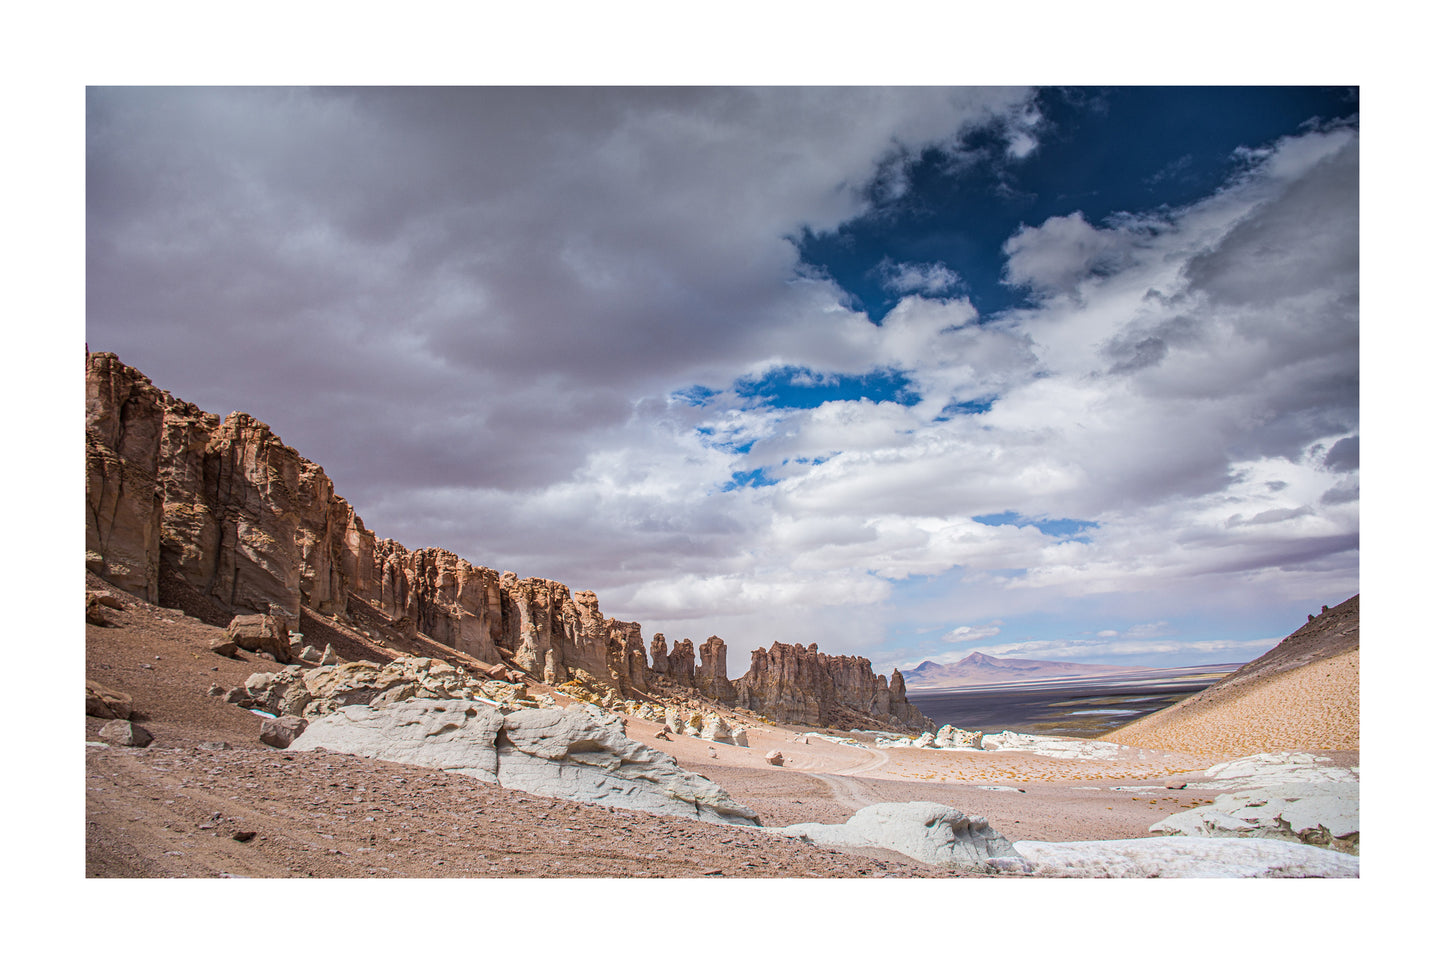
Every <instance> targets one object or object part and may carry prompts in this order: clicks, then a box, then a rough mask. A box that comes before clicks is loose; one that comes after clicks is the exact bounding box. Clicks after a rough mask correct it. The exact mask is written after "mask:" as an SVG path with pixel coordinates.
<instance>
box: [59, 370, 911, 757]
mask: <svg viewBox="0 0 1445 964" xmlns="http://www.w3.org/2000/svg"><path fill="white" fill-rule="evenodd" d="M85 436H86V493H85V494H86V567H87V568H88V569H89V570H90V571H92V572H94V573H95V574H96V575H98V576H100V577H101V578H102V579H105V580H107V581H108V582H110V583H111V584H113V585H115V586H118V587H119V588H121V589H124V590H126V591H128V592H133V593H135V594H136V595H138V596H141V597H143V598H144V599H146V600H147V601H148V602H151V603H157V602H161V603H163V604H165V605H168V606H173V607H177V608H182V609H185V610H186V611H187V612H188V613H189V614H191V615H194V616H196V617H198V618H202V619H207V620H208V621H211V622H215V623H217V624H218V625H222V626H224V625H226V624H227V622H229V620H230V618H231V617H232V616H237V615H251V614H259V615H267V616H271V617H273V618H275V619H277V620H279V621H280V622H281V624H282V626H281V629H280V631H281V633H282V635H283V636H284V634H285V630H286V629H295V628H296V627H297V625H298V623H299V619H300V616H301V612H302V608H303V607H305V608H307V609H310V610H312V611H314V612H315V613H319V614H321V615H336V616H341V615H344V614H345V613H346V612H347V609H348V606H349V605H352V604H353V602H354V601H360V602H362V603H365V604H366V605H368V606H370V607H372V608H374V609H375V610H376V611H378V612H380V613H381V614H382V615H383V616H384V617H385V618H386V619H388V620H390V622H391V625H392V627H393V628H394V629H396V630H398V631H399V632H401V633H403V634H410V633H417V634H422V635H425V636H427V637H429V638H430V639H433V640H435V641H437V642H439V643H442V644H444V645H446V646H450V647H452V648H453V649H456V650H459V651H461V652H463V653H466V654H469V655H471V656H474V657H476V658H477V659H479V660H481V661H483V662H485V663H499V662H503V661H506V662H510V663H511V664H512V665H514V666H516V667H517V668H519V669H521V670H522V671H524V672H526V673H527V674H529V675H531V676H533V677H535V678H536V679H539V680H541V681H543V682H545V683H549V684H560V683H563V682H566V681H568V680H578V681H580V682H582V683H584V684H586V685H588V686H591V687H600V688H602V689H606V690H612V691H615V692H617V693H619V694H621V695H622V696H623V697H631V696H634V695H640V694H645V693H648V692H650V690H649V686H650V685H651V684H652V683H657V684H661V685H664V686H665V687H666V688H669V689H672V690H681V691H682V692H683V693H685V694H691V695H694V696H702V697H706V698H708V699H712V700H715V701H717V702H720V703H723V704H727V705H743V706H745V707H748V708H751V709H755V710H757V711H759V712H763V713H765V714H767V715H768V716H770V717H772V718H774V719H776V720H779V721H781V722H798V723H807V724H810V725H824V724H832V723H836V724H839V725H844V724H854V723H858V724H863V725H874V726H876V725H886V726H894V727H903V728H909V729H915V728H924V725H925V724H926V723H927V721H926V720H925V719H924V717H923V716H922V714H921V713H919V712H918V710H917V709H916V708H915V707H913V706H912V705H911V704H909V703H908V701H907V698H906V697H905V695H904V688H903V679H902V677H901V676H900V675H899V674H898V673H897V672H896V671H895V673H894V675H893V679H892V681H891V683H890V682H889V681H888V680H885V679H884V678H883V677H881V676H880V677H876V678H875V677H874V676H873V675H872V668H871V666H870V664H869V662H868V660H866V659H862V658H861V657H853V656H820V655H819V654H818V652H817V646H816V645H815V646H813V647H811V649H808V650H804V649H803V648H802V647H800V646H794V647H780V644H776V643H775V644H774V646H773V650H772V651H771V653H770V654H764V653H763V651H762V650H759V651H758V652H757V653H754V654H753V668H752V669H751V670H749V673H748V675H747V676H745V677H744V678H743V679H741V680H738V681H737V683H736V684H734V683H733V682H731V681H729V680H728V678H727V646H726V645H725V644H724V642H723V641H722V640H721V639H719V638H718V637H716V636H713V637H710V638H709V639H708V641H707V642H706V643H703V644H702V646H701V647H700V650H699V652H698V653H697V655H700V656H701V666H700V667H699V666H698V664H697V662H696V660H695V653H694V647H693V643H692V641H691V640H687V639H684V640H683V641H682V642H680V643H676V642H675V643H673V646H672V649H671V652H669V651H668V647H667V640H666V638H665V637H663V636H662V635H661V634H658V635H656V636H654V637H653V639H652V645H651V657H652V660H651V663H652V665H651V667H650V668H649V666H648V649H647V648H646V647H645V646H644V643H643V638H642V628H641V627H640V626H639V625H638V624H637V623H634V622H623V621H621V620H617V619H612V618H609V617H607V616H604V615H603V614H602V612H601V610H600V609H599V607H598V602H597V596H596V594H595V593H592V592H590V591H582V592H578V593H575V594H574V593H573V592H572V591H571V590H570V589H568V588H567V587H566V586H564V585H562V584H561V583H558V582H553V581H551V580H549V579H540V578H521V577H518V576H517V575H516V574H515V573H511V572H501V573H499V572H497V571H496V570H494V569H487V568H483V567H480V566H474V565H472V564H471V563H469V562H468V561H467V560H465V559H462V558H461V557H459V556H457V555H456V554H455V553H453V552H448V551H447V550H445V549H438V548H426V549H415V550H413V549H408V548H407V547H406V546H404V545H402V544H401V543H399V542H395V541H393V540H390V539H380V540H379V539H377V538H376V536H375V534H374V533H373V532H372V531H371V530H370V529H367V528H366V526H365V524H364V523H363V522H362V520H361V517H360V516H358V515H357V514H356V510H355V509H353V508H352V506H351V505H350V504H349V503H348V502H347V501H346V500H345V499H343V498H341V497H340V496H338V495H337V494H336V493H335V491H334V490H333V487H332V483H331V480H330V479H329V478H328V477H327V476H326V473H325V471H323V470H322V468H321V467H320V466H319V465H316V464H315V463H313V462H311V461H308V460H307V459H305V458H303V457H302V456H301V455H300V454H299V453H297V451H296V450H295V449H293V448H290V447H289V446H287V445H285V444H283V443H282V442H281V440H280V439H279V438H278V437H277V436H276V435H275V434H274V433H273V432H272V431H271V429H270V428H269V427H268V426H267V425H266V424H265V423H263V422H261V421H259V420H257V419H255V418H252V417H251V416H249V415H246V414H244V413H240V412H233V413H231V414H230V415H228V416H226V417H225V418H224V419H222V418H220V417H219V416H216V415H212V414H209V413H207V412H203V411H201V410H200V409H199V408H197V407H196V406H195V405H192V404H190V403H188V402H184V401H181V400H179V399H177V398H175V397H173V396H172V395H170V394H169V393H167V392H164V391H162V390H161V389H159V388H157V387H155V386H154V385H152V384H151V381H150V379H149V378H147V377H146V376H145V375H143V374H141V373H140V372H139V371H137V370H136V369H134V368H131V367H129V366H127V365H124V364H122V363H121V361H120V360H119V359H118V358H117V357H116V356H115V355H113V354H110V353H108V352H96V353H92V354H90V355H88V356H87V359H86V430H85ZM168 594H169V596H168ZM162 597H167V598H165V599H163V598H162ZM760 654H762V656H761V657H760ZM760 658H761V662H760ZM927 728H928V729H932V726H931V724H929V725H928V726H927Z"/></svg>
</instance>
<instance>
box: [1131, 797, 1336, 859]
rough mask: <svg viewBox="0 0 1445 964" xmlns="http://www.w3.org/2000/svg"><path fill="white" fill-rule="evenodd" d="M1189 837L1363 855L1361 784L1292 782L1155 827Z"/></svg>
mask: <svg viewBox="0 0 1445 964" xmlns="http://www.w3.org/2000/svg"><path fill="white" fill-rule="evenodd" d="M1149 829H1150V830H1153V831H1156V832H1159V833H1168V834H1180V835H1183V836H1186V837H1264V838H1275V839H1280V840H1288V841H1292V842H1296V843H1306V844H1313V845H1315V846H1320V847H1328V848H1332V849H1336V850H1341V851H1344V852H1346V853H1358V852H1359V839H1360V788H1359V784H1356V783H1287V784H1276V785H1272V786H1264V787H1253V788H1250V789H1246V790H1239V791H1237V792H1235V793H1226V794H1221V795H1220V796H1219V797H1216V798H1215V800H1214V802H1213V803H1210V804H1207V805H1205V806H1202V807H1195V808H1194V809H1192V810H1185V811H1184V812H1182V813H1176V814H1173V815H1171V816H1169V817H1166V818H1165V819H1163V820H1161V821H1159V822H1158V823H1156V824H1154V825H1153V826H1152V827H1150V828H1149Z"/></svg>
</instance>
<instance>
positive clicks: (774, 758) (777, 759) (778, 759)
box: [763, 750, 783, 767]
mask: <svg viewBox="0 0 1445 964" xmlns="http://www.w3.org/2000/svg"><path fill="white" fill-rule="evenodd" d="M763 759H764V760H767V761H768V763H769V764H770V765H772V766H775V767H780V766H782V765H783V751H782V750H774V751H773V752H772V753H769V754H768V755H767V756H765V757H763Z"/></svg>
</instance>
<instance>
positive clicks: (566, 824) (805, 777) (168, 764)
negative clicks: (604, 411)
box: [85, 577, 1353, 878]
mask: <svg viewBox="0 0 1445 964" xmlns="http://www.w3.org/2000/svg"><path fill="white" fill-rule="evenodd" d="M92 580H93V577H92ZM90 588H92V589H95V588H108V587H104V584H99V582H98V580H93V581H92V582H91V584H90ZM115 595H117V596H119V597H120V598H121V600H122V602H123V604H124V606H125V608H124V609H123V610H122V611H119V612H114V613H112V614H111V623H112V624H111V625H109V626H87V642H86V673H87V677H88V678H90V679H93V680H95V681H97V682H99V683H101V684H103V685H105V686H108V687H112V688H114V689H119V690H122V691H124V692H127V693H129V694H131V695H132V696H133V697H134V698H135V703H136V706H137V708H138V710H139V718H138V722H140V724H141V725H143V726H144V727H146V728H147V729H148V730H150V731H151V733H152V734H154V736H155V737H156V740H155V742H154V743H153V744H152V745H151V746H150V747H147V748H145V749H134V748H119V747H96V746H91V745H87V747H86V749H85V793H86V848H85V853H86V858H85V873H86V875H87V876H94V877H207V876H209V877H215V876H227V875H230V876H251V877H287V876H290V877H305V876H315V877H646V876H662V877H703V876H723V877H752V876H757V877H837V878H841V877H854V878H856V877H884V876H915V877H939V876H958V875H957V874H955V873H954V872H951V871H943V870H940V869H938V868H933V867H928V866H925V865H923V864H920V863H918V862H916V861H913V860H910V859H908V858H905V857H902V856H900V855H898V854H895V853H891V852H888V851H872V852H867V851H861V852H853V853H837V852H832V851H828V850H823V849H820V848H818V847H816V846H814V845H812V844H808V843H804V842H801V841H797V840H790V839H784V838H777V837H773V836H771V835H768V834H765V833H762V832H759V831H756V830H751V829H747V828H736V827H720V826H716V825H710V824H704V823H699V822H697V821H692V820H687V819H682V818H669V817H658V816H649V815H646V814H641V813H637V812H633V811H626V810H616V809H613V808H608V807H597V806H590V805H584V804H576V803H570V802H566V801H558V800H550V799H545V798H539V797H532V796H529V795H527V794H524V793H520V792H517V791H511V790H505V789H502V788H499V787H495V786H489V785H486V784H481V783H478V782H476V781H473V780H470V779H468V778H466V777H461V776H454V775H448V774H444V773H439V772H436V771H431V770H426V769H422V768H417V767H410V766H404V765H401V764H392V763H383V762H377V761H370V760H364V759H359V758H356V757H351V756H346V755H343V754H333V753H324V752H323V753H290V752H287V751H284V750H276V749H272V748H270V747H267V746H265V745H264V744H261V743H260V742H259V740H258V736H259V732H260V724H261V720H260V719H259V718H258V717H256V716H255V715H254V714H251V713H249V712H248V711H246V710H242V709H239V708H237V707H235V706H232V705H230V704H227V703H225V702H224V701H223V700H221V699H218V698H215V697H210V696H207V695H206V691H207V689H208V688H209V687H210V686H211V685H212V684H213V683H219V684H220V685H221V686H223V687H230V686H234V685H237V684H239V683H241V682H242V681H244V680H245V679H246V677H248V676H249V675H251V673H253V672H256V671H258V670H266V669H274V668H275V665H276V664H274V663H271V662H269V661H266V660H262V659H259V658H258V657H256V656H254V655H253V654H246V653H242V654H241V656H240V657H239V658H237V659H224V658H221V657H217V656H215V655H214V654H212V653H210V651H209V650H208V648H207V647H208V645H209V643H210V641H212V640H214V639H215V638H217V637H218V636H220V635H221V630H220V629H219V628H217V627H215V626H211V625H208V624H206V623H204V622H201V621H199V620H195V619H191V618H189V617H187V616H185V615H183V614H182V613H180V612H179V611H178V610H168V609H163V608H160V607H155V606H150V605H148V604H146V603H144V602H143V601H141V600H138V599H136V598H135V597H131V596H127V595H125V594H121V593H115ZM302 629H303V631H305V632H307V634H308V637H307V641H308V642H313V641H315V642H318V643H320V642H322V640H323V638H324V641H326V642H331V643H332V644H333V645H335V646H337V648H338V650H340V651H341V652H342V653H343V655H344V656H345V657H346V658H369V659H374V660H378V661H383V662H384V661H386V660H387V659H390V658H392V657H393V655H395V654H394V653H393V651H391V650H388V649H386V648H384V647H382V646H381V645H380V643H379V642H378V639H377V638H376V637H377V634H376V633H372V635H371V636H368V635H366V627H362V626H357V627H353V626H349V625H347V624H346V623H344V622H343V623H333V622H331V621H329V620H327V621H324V622H318V621H317V620H315V619H314V618H310V617H308V620H303V626H302ZM427 655H433V656H437V657H439V658H443V659H449V660H450V661H453V662H458V663H465V662H467V660H466V659H465V658H464V657H463V656H462V655H461V654H457V653H454V652H451V651H448V650H446V649H445V647H438V646H435V644H430V651H428V653H427ZM1300 685H1301V686H1307V685H1309V681H1308V680H1302V681H1301V682H1300ZM559 702H563V701H562V700H559ZM103 724H104V721H102V720H98V719H93V718H90V717H87V718H86V739H87V740H88V741H95V740H97V735H98V732H99V730H100V728H101V726H102V725H103ZM658 729H659V726H658V724H656V723H649V722H647V721H642V720H635V721H629V724H628V727H627V730H628V733H629V735H631V736H632V737H634V738H635V739H639V740H641V741H642V742H644V743H647V744H649V745H651V746H654V747H656V748H658V749H660V750H662V751H664V752H666V753H669V754H671V755H672V756H674V757H676V758H677V760H678V762H679V763H680V764H681V765H682V766H684V767H686V768H688V769H691V770H694V771H696V772H698V773H701V774H703V775H704V776H707V777H709V778H710V779H712V780H714V781H716V782H717V783H719V784H720V785H722V786H723V787H725V788H726V789H727V790H728V792H729V793H730V794H732V796H733V797H734V798H735V799H737V800H738V801H740V802H742V803H745V804H747V805H748V806H750V807H752V808H753V809H754V810H756V811H757V813H758V814H759V816H760V817H761V818H762V820H763V822H764V823H765V824H766V825H769V826H785V825H787V824H791V823H800V822H808V821H821V822H841V821H843V820H846V819H847V818H848V817H849V816H850V815H852V814H853V813H854V812H856V811H857V810H858V809H860V808H862V807H864V806H867V805H869V804H873V803H879V802H884V801H908V800H929V801H937V802H941V803H947V804H949V805H951V806H955V807H957V808H959V809H961V810H964V811H966V812H968V813H970V814H975V815H982V816H984V817H987V818H988V820H989V822H990V823H991V824H992V825H993V826H994V827H996V828H997V829H999V830H1000V831H1001V832H1002V833H1004V834H1005V835H1006V836H1007V837H1009V838H1010V839H1014V840H1024V839H1032V840H1099V839H1116V838H1124V837H1144V836H1149V830H1148V828H1149V826H1150V825H1151V824H1153V823H1155V822H1157V821H1158V820H1160V819H1162V818H1163V817H1165V816H1167V815H1169V814H1171V813H1176V812H1178V811H1180V810H1184V809H1188V808H1190V807H1193V806H1197V805H1199V804H1202V803H1205V802H1208V801H1209V800H1211V799H1212V798H1213V794H1212V793H1210V792H1209V789H1208V787H1207V785H1205V784H1201V783H1200V782H1199V777H1200V771H1202V770H1203V769H1205V768H1206V767H1208V766H1210V765H1212V764H1214V763H1217V762H1222V761H1223V760H1226V759H1233V758H1236V757H1239V756H1243V755H1246V752H1244V751H1241V750H1240V748H1239V747H1237V746H1232V745H1231V746H1228V747H1214V746H1201V748H1199V749H1198V750H1196V751H1195V752H1180V751H1177V750H1168V749H1157V748H1144V749H1135V748H1125V749H1123V750H1121V753H1120V755H1119V757H1118V758H1117V759H1109V760H1068V759H1052V758H1046V757H1041V756H1036V755H1033V754H1029V753H1021V752H997V751H995V752H967V751H939V750H919V749H913V748H889V749H877V748H874V747H871V746H864V747H854V746H845V745H838V744H835V743H832V742H829V741H826V740H821V739H820V738H819V737H817V736H813V737H805V736H803V735H802V732H801V729H800V728H787V727H766V726H762V725H759V726H756V727H752V728H750V729H749V731H748V736H749V742H750V746H748V747H735V746H728V745H720V744H714V743H709V742H705V741H702V740H699V739H694V738H691V737H686V736H681V735H677V736H673V737H671V738H670V739H666V740H660V739H657V738H656V737H655V736H654V735H653V734H655V733H656V732H657V731H658ZM805 740H806V742H804V741H805ZM203 743H205V744H215V743H224V744H226V746H225V747H224V748H219V747H215V746H210V745H208V746H205V747H203V746H202V745H201V744H203ZM773 750H781V751H782V753H783V755H784V765H783V766H782V767H776V766H771V765H769V764H768V763H767V762H766V760H765V757H766V756H767V754H768V753H769V752H771V751H773ZM1249 752H1253V751H1249ZM1343 762H1353V761H1349V760H1347V761H1343ZM1180 781H1183V782H1185V783H1186V786H1185V787H1184V788H1183V789H1176V790H1168V789H1166V788H1165V786H1164V785H1165V784H1166V783H1177V782H1180ZM237 834H239V835H240V836H241V837H246V836H247V835H248V834H250V835H252V836H250V837H249V839H245V840H242V839H237Z"/></svg>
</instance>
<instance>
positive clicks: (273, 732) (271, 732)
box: [261, 716, 306, 750]
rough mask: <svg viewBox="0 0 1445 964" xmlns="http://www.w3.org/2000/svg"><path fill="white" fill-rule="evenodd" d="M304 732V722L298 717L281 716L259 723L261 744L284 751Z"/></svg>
mask: <svg viewBox="0 0 1445 964" xmlns="http://www.w3.org/2000/svg"><path fill="white" fill-rule="evenodd" d="M305 730H306V721H305V720H303V719H302V718H301V717H299V716H282V717H278V718H277V719H274V720H265V721H263V722H262V723H261V742H262V743H265V744H266V745H267V746H274V747H276V748H277V749H280V750H284V749H286V748H287V747H289V746H290V745H291V744H292V743H293V742H295V740H296V738H297V737H298V736H300V735H301V734H302V733H303V732H305Z"/></svg>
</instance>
